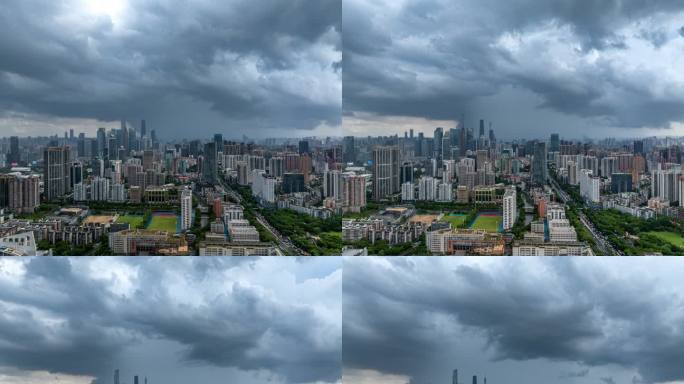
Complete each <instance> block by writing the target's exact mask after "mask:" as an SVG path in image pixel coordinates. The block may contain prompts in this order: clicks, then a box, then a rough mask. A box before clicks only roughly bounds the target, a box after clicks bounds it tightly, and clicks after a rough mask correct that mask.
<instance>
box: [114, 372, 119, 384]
mask: <svg viewBox="0 0 684 384" xmlns="http://www.w3.org/2000/svg"><path fill="white" fill-rule="evenodd" d="M114 384H120V383H119V370H118V369H115V370H114Z"/></svg>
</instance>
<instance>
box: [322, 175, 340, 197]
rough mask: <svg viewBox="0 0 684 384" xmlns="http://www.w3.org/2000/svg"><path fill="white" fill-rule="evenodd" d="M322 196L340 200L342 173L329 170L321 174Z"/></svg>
mask: <svg viewBox="0 0 684 384" xmlns="http://www.w3.org/2000/svg"><path fill="white" fill-rule="evenodd" d="M323 196H325V197H333V198H335V200H340V199H342V172H341V171H338V170H330V171H326V172H325V173H323Z"/></svg>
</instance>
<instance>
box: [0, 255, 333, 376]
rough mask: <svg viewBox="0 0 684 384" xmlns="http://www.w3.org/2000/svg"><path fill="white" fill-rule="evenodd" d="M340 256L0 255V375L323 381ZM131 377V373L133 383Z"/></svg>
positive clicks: (329, 368)
mask: <svg viewBox="0 0 684 384" xmlns="http://www.w3.org/2000/svg"><path fill="white" fill-rule="evenodd" d="M340 267H341V262H340V260H339V258H320V259H311V258H262V259H259V258H249V257H245V258H200V259H193V258H166V259H163V258H144V257H143V258H32V259H13V258H2V259H0V286H1V287H2V289H1V292H0V307H2V311H0V312H2V314H1V315H0V323H2V324H3V326H2V327H1V329H0V382H2V383H15V382H22V383H32V382H36V383H37V382H46V380H48V379H50V381H51V382H57V381H58V382H60V383H68V384H81V383H83V384H92V383H96V384H110V383H113V378H114V372H115V369H120V375H121V376H120V377H121V382H122V383H128V384H132V381H131V379H132V378H133V376H134V375H139V376H140V378H141V380H142V378H144V377H147V378H148V379H149V383H150V384H153V383H166V384H174V383H187V382H201V383H207V384H212V383H215V384H218V383H225V382H226V381H230V382H240V383H249V384H259V383H283V384H286V383H331V382H337V381H338V380H339V378H340V375H341V373H340V362H339V354H340V348H341V345H340V341H341V334H340V332H341V303H340V299H339V296H340V295H341V269H340ZM140 384H142V382H141V383H140Z"/></svg>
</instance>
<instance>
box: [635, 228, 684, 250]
mask: <svg viewBox="0 0 684 384" xmlns="http://www.w3.org/2000/svg"><path fill="white" fill-rule="evenodd" d="M641 236H642V237H643V236H654V237H655V238H657V239H659V240H662V241H664V242H666V243H669V244H672V245H674V246H675V247H679V248H682V249H684V237H682V235H681V234H679V233H674V232H667V231H651V232H644V233H642V234H641Z"/></svg>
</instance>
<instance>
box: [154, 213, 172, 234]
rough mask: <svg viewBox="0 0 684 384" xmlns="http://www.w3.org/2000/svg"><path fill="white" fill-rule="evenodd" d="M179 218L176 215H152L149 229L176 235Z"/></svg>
mask: <svg viewBox="0 0 684 384" xmlns="http://www.w3.org/2000/svg"><path fill="white" fill-rule="evenodd" d="M177 227H178V216H176V215H175V214H152V218H151V219H150V223H149V225H148V226H147V229H151V230H155V231H167V232H171V233H176V228H177Z"/></svg>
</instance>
